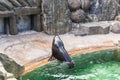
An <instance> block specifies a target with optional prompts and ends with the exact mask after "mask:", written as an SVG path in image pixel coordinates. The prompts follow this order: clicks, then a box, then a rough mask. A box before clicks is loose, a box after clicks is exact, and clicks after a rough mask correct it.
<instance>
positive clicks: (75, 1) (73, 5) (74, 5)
mask: <svg viewBox="0 0 120 80" xmlns="http://www.w3.org/2000/svg"><path fill="white" fill-rule="evenodd" d="M80 5H81V1H80V0H68V7H69V8H70V10H71V11H75V10H77V9H79V8H80Z"/></svg>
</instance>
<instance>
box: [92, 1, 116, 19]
mask: <svg viewBox="0 0 120 80" xmlns="http://www.w3.org/2000/svg"><path fill="white" fill-rule="evenodd" d="M90 14H96V15H97V17H98V20H99V21H103V20H104V21H105V20H113V19H114V18H115V16H116V15H117V14H118V6H117V4H116V2H115V0H92V1H91V5H90Z"/></svg>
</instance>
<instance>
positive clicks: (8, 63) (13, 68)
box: [0, 53, 24, 78]
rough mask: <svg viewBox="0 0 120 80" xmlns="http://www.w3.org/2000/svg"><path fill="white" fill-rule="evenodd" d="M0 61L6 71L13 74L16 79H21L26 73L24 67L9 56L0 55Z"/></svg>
mask: <svg viewBox="0 0 120 80" xmlns="http://www.w3.org/2000/svg"><path fill="white" fill-rule="evenodd" d="M0 61H1V63H2V64H3V67H4V68H5V70H6V71H7V72H9V73H12V74H13V75H14V76H15V77H16V78H17V77H20V76H21V75H22V73H23V71H24V67H23V66H21V65H19V64H17V63H16V62H15V61H14V60H13V59H11V58H9V57H8V56H7V55H5V54H2V53H0Z"/></svg>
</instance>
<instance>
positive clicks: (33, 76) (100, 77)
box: [19, 50, 120, 80]
mask: <svg viewBox="0 0 120 80" xmlns="http://www.w3.org/2000/svg"><path fill="white" fill-rule="evenodd" d="M117 56H118V54H117V53H116V50H104V51H97V52H93V53H84V54H78V55H75V56H72V59H73V60H74V63H75V67H74V68H73V69H68V68H67V65H66V64H65V63H60V62H58V61H52V62H50V63H49V64H47V65H45V66H42V67H39V68H37V69H36V70H34V71H32V72H30V73H28V74H26V75H24V76H22V77H21V78H20V79H19V80H120V62H118V61H117V60H118V59H117Z"/></svg>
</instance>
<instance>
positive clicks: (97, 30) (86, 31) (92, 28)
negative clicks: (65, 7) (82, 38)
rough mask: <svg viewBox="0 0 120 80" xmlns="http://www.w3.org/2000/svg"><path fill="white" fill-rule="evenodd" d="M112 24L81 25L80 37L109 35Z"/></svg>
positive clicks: (92, 23)
mask: <svg viewBox="0 0 120 80" xmlns="http://www.w3.org/2000/svg"><path fill="white" fill-rule="evenodd" d="M109 31H110V24H109V23H108V22H91V23H85V24H80V27H79V31H78V34H79V35H94V34H108V33H109Z"/></svg>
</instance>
